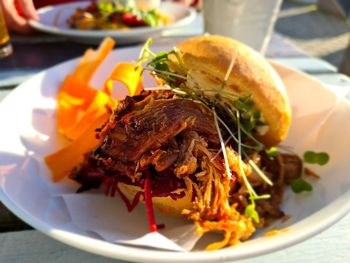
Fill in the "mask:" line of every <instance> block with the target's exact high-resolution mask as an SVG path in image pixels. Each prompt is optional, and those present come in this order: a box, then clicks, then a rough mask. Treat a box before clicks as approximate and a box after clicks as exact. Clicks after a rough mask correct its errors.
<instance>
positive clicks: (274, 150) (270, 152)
mask: <svg viewBox="0 0 350 263" xmlns="http://www.w3.org/2000/svg"><path fill="white" fill-rule="evenodd" d="M266 154H267V156H268V157H269V158H270V159H273V158H275V157H276V156H277V155H278V150H277V148H276V147H271V148H270V149H268V150H266Z"/></svg>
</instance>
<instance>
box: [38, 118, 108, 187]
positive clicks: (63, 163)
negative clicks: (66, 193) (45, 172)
mask: <svg viewBox="0 0 350 263" xmlns="http://www.w3.org/2000/svg"><path fill="white" fill-rule="evenodd" d="M108 118H109V113H108V112H105V113H104V114H103V115H101V116H100V117H99V118H98V119H95V120H94V121H93V122H92V123H90V124H91V125H89V127H88V129H86V130H85V131H84V132H83V133H82V134H81V135H80V136H79V137H78V138H76V140H74V141H73V142H72V143H71V144H69V145H68V146H67V147H65V148H63V149H61V150H59V151H57V152H55V153H52V154H50V155H48V156H46V157H45V159H44V160H45V163H46V165H47V166H48V167H49V168H50V170H51V175H52V179H53V181H54V182H57V181H59V180H62V179H63V178H65V177H66V176H67V175H69V174H70V173H71V172H72V170H73V169H74V168H75V167H77V166H78V165H79V164H81V163H82V162H83V160H84V154H86V153H88V152H89V151H91V150H92V149H94V148H96V147H97V146H98V145H99V143H100V141H101V139H97V138H96V132H95V129H96V128H98V127H101V126H102V125H103V124H104V123H105V122H106V121H107V120H108Z"/></svg>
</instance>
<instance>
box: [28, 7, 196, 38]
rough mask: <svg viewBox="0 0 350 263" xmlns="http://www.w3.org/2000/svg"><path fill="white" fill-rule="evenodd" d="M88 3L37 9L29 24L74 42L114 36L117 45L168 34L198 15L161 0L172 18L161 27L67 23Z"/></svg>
mask: <svg viewBox="0 0 350 263" xmlns="http://www.w3.org/2000/svg"><path fill="white" fill-rule="evenodd" d="M88 4H89V2H74V3H66V4H60V5H54V6H46V7H43V8H40V9H39V10H38V15H39V20H38V21H34V20H31V21H30V22H29V23H30V25H31V26H32V27H33V28H35V29H37V30H39V31H43V32H46V33H51V34H56V35H61V36H65V37H67V38H69V39H71V40H73V41H76V42H81V43H90V44H98V43H100V42H101V40H102V39H103V38H104V37H106V36H109V37H112V38H114V39H115V40H117V43H118V44H132V43H137V42H142V41H144V40H146V39H148V38H150V37H156V36H159V35H161V34H162V33H167V32H168V31H171V30H172V29H176V28H179V27H181V26H186V25H188V24H189V23H191V22H192V21H193V20H194V19H195V17H196V15H197V14H196V11H195V10H194V9H193V8H188V7H186V6H183V5H179V4H175V3H171V2H162V3H161V4H160V6H159V11H161V12H163V13H165V14H167V15H168V16H169V17H171V19H172V22H171V23H170V24H169V25H166V26H161V27H142V28H131V29H129V30H126V31H122V30H78V29H70V28H69V27H68V24H67V20H68V18H69V17H70V16H71V15H72V14H73V13H74V11H75V10H76V8H78V7H86V6H87V5H88Z"/></svg>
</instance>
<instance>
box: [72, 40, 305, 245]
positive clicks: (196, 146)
mask: <svg viewBox="0 0 350 263" xmlns="http://www.w3.org/2000/svg"><path fill="white" fill-rule="evenodd" d="M138 65H139V66H142V65H144V66H143V67H144V70H149V71H151V72H152V74H153V75H154V76H155V78H156V79H157V81H158V83H159V86H158V87H154V88H149V89H148V90H144V91H143V92H141V94H139V95H137V96H133V97H126V98H125V99H124V100H122V101H121V102H120V103H119V105H118V106H117V108H116V109H115V110H114V112H113V113H112V115H111V117H110V120H109V122H108V123H106V124H105V125H104V126H103V127H102V128H101V129H99V130H98V136H100V137H102V138H103V142H102V143H101V145H100V146H99V147H97V148H96V149H95V150H94V151H93V152H91V153H88V154H87V155H86V157H85V161H84V163H82V164H81V165H80V166H79V167H77V168H76V169H75V170H74V171H73V172H72V174H71V178H73V179H74V180H76V181H77V182H78V183H79V184H80V185H81V186H80V188H79V190H78V191H79V192H81V191H85V190H88V189H91V188H99V187H103V188H104V189H105V191H106V194H107V195H109V196H114V195H115V193H119V195H120V197H121V198H122V199H123V201H124V202H125V204H126V205H127V208H128V209H129V210H130V211H131V210H132V209H133V208H134V207H135V206H136V205H137V204H138V203H139V201H142V202H144V203H145V205H146V208H147V212H148V215H149V220H150V228H151V230H152V231H154V230H156V228H157V226H156V225H155V222H154V216H153V213H152V211H153V210H152V209H153V207H154V208H155V209H157V210H158V211H160V212H161V213H164V214H167V215H172V216H183V217H185V218H188V219H189V220H192V221H193V222H194V223H195V225H196V227H197V232H198V233H206V232H211V231H215V232H221V233H223V236H224V238H223V240H222V241H220V242H217V243H214V244H211V245H209V247H208V249H217V248H221V247H224V246H229V245H234V244H237V243H238V242H240V241H243V240H246V239H248V238H249V237H250V236H251V235H252V234H253V233H254V231H255V228H256V227H261V226H264V225H266V224H268V223H269V222H270V220H273V219H276V218H281V217H282V216H283V215H284V214H283V212H282V211H281V209H280V205H281V201H282V198H283V192H284V188H285V185H286V184H287V183H288V182H290V181H291V180H293V179H295V178H298V177H299V176H300V175H301V170H302V163H301V160H300V159H299V158H298V157H297V156H294V155H291V154H282V153H279V152H277V151H276V150H275V148H274V147H272V146H275V145H277V144H278V143H280V142H281V141H282V140H283V139H284V138H285V137H286V135H287V133H288V129H289V126H290V123H291V109H290V105H289V102H288V98H287V95H286V91H285V89H284V87H283V84H282V82H281V80H280V79H279V77H278V75H277V74H276V72H275V71H274V69H273V68H272V67H271V66H270V64H269V63H268V62H267V61H266V60H265V59H264V58H263V57H262V56H261V55H260V54H258V53H256V52H255V51H253V50H252V49H250V48H249V47H247V46H245V45H243V44H242V43H239V42H237V41H234V40H232V39H228V38H224V37H219V36H201V37H196V38H192V39H189V40H186V41H185V42H183V43H181V44H179V45H178V46H177V47H176V48H174V49H173V50H171V51H169V52H161V53H158V54H154V53H153V52H152V51H151V50H150V49H149V48H148V45H145V47H144V48H143V50H142V52H141V56H140V59H139V64H138ZM271 147H272V148H271Z"/></svg>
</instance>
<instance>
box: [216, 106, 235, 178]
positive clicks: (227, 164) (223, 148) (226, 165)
mask: <svg viewBox="0 0 350 263" xmlns="http://www.w3.org/2000/svg"><path fill="white" fill-rule="evenodd" d="M213 116H214V123H215V127H216V130H217V132H218V136H219V140H220V145H221V150H222V154H223V156H224V161H225V167H226V173H227V176H228V177H229V178H230V179H231V178H232V173H231V169H230V165H229V163H228V158H227V153H226V145H225V142H224V140H223V139H222V135H221V131H220V127H219V123H218V119H217V117H216V111H215V109H214V108H213Z"/></svg>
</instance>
